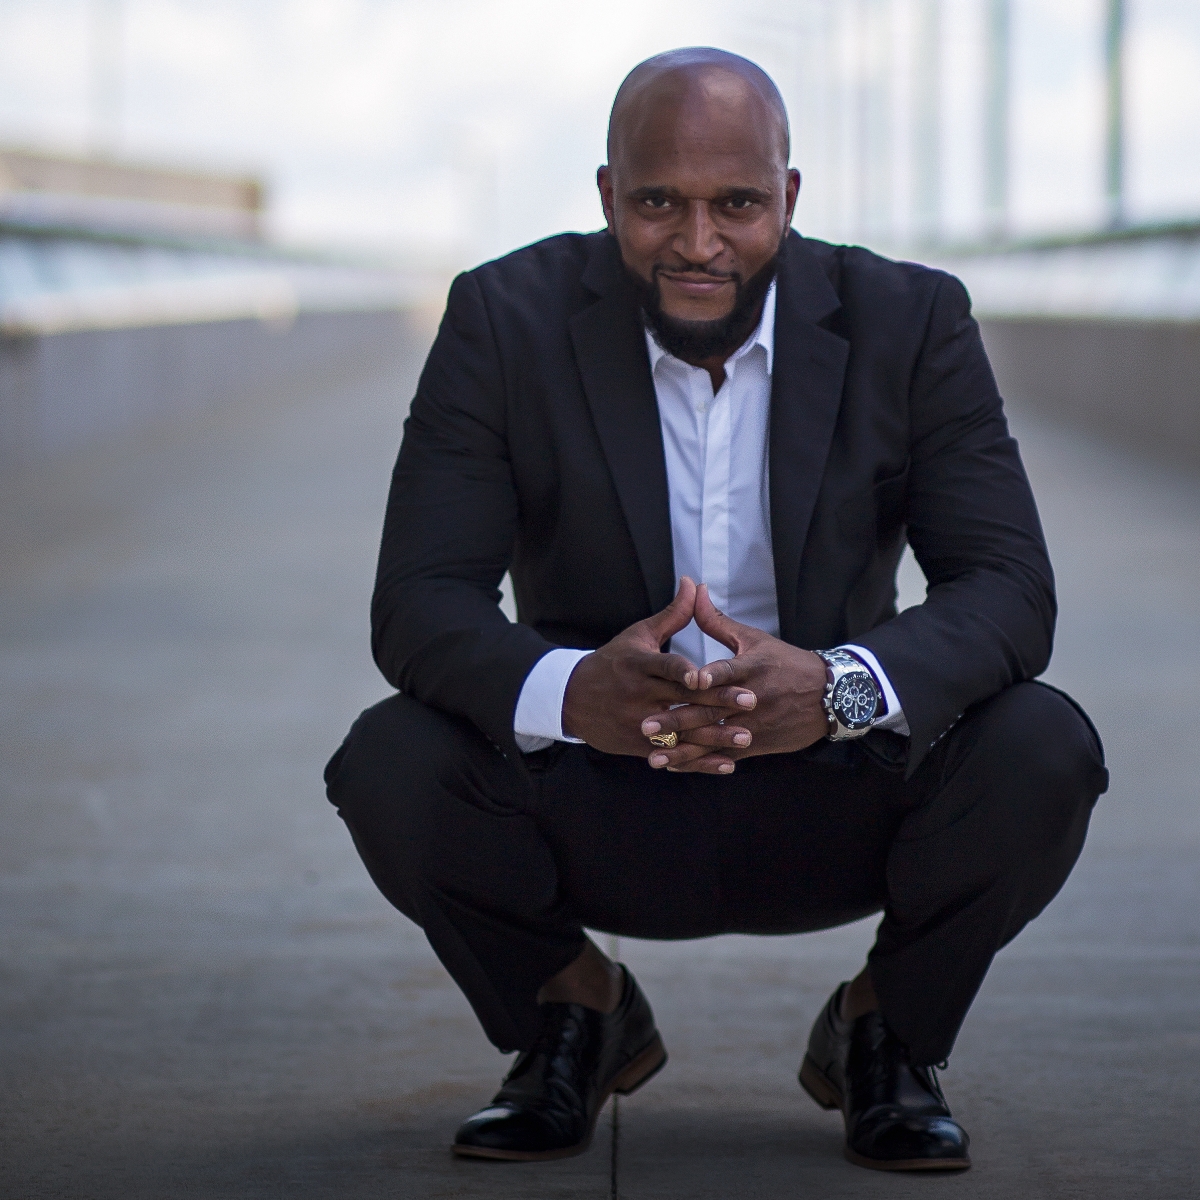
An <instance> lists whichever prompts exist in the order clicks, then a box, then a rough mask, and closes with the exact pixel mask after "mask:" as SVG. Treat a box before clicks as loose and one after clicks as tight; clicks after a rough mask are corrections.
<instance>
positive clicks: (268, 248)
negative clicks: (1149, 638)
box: [0, 0, 1200, 459]
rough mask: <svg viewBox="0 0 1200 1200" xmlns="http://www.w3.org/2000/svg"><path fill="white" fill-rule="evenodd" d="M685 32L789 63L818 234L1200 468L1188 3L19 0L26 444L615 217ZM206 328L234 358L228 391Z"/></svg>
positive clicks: (221, 384)
mask: <svg viewBox="0 0 1200 1200" xmlns="http://www.w3.org/2000/svg"><path fill="white" fill-rule="evenodd" d="M685 44H713V45H720V46H724V47H727V48H729V49H731V50H735V51H737V52H740V53H743V54H746V55H747V56H749V57H751V58H753V59H755V60H756V61H758V62H760V63H761V64H762V65H763V66H764V67H765V68H766V69H767V70H768V71H769V72H770V73H771V74H772V75H773V77H774V78H775V79H776V81H777V82H778V83H779V85H780V87H781V89H782V91H783V93H784V95H785V98H786V99H787V101H788V104H789V108H790V111H791V114H792V120H793V126H794V130H793V132H794V138H793V141H794V151H793V158H794V162H795V164H796V165H797V166H799V168H800V169H801V171H802V173H803V175H804V186H803V190H802V194H801V199H800V203H799V207H798V211H797V216H796V224H797V227H798V228H800V229H801V230H802V231H803V232H805V233H807V234H810V235H813V236H817V237H824V238H829V239H831V240H835V241H853V242H861V243H863V244H866V245H869V246H871V247H873V248H876V249H880V250H882V251H884V252H885V253H889V254H892V255H897V256H904V257H918V258H921V259H923V260H926V261H933V262H937V263H940V264H944V265H947V266H949V267H950V268H951V269H953V270H955V271H957V272H958V273H960V274H961V275H962V276H963V277H964V279H965V280H966V281H967V283H968V285H969V287H970V288H971V290H972V293H973V296H974V299H975V303H976V309H977V312H978V313H979V315H980V316H981V317H982V318H983V319H984V322H985V331H986V336H987V337H988V341H989V346H990V347H991V349H992V352H993V356H994V358H995V361H996V365H997V370H998V373H999V374H1000V376H1001V378H1002V382H1004V383H1005V384H1006V386H1008V387H1009V388H1010V390H1011V389H1013V388H1015V389H1016V390H1017V391H1019V392H1020V393H1021V394H1022V395H1023V396H1025V397H1027V398H1032V399H1036V400H1038V401H1039V402H1041V403H1045V404H1046V405H1049V406H1051V407H1054V408H1056V409H1057V410H1060V411H1061V412H1063V413H1070V414H1076V415H1080V416H1083V417H1084V418H1085V419H1087V420H1089V421H1092V422H1094V423H1098V424H1101V425H1103V426H1104V427H1105V428H1108V429H1111V430H1112V431H1114V432H1117V433H1119V434H1120V435H1121V436H1122V437H1128V438H1133V439H1136V440H1139V441H1142V442H1146V443H1152V444H1153V445H1155V446H1156V447H1159V448H1164V449H1166V450H1167V451H1169V452H1170V453H1172V454H1174V455H1177V456H1185V457H1188V458H1189V459H1197V458H1198V457H1200V417H1198V416H1197V409H1198V408H1200V406H1198V405H1197V404H1196V403H1195V390H1196V389H1195V385H1194V383H1193V380H1194V379H1195V378H1196V375H1197V370H1198V369H1200V357H1198V354H1200V350H1198V348H1197V347H1198V344H1200V338H1198V335H1197V332H1196V330H1197V328H1198V326H1200V237H1198V236H1197V233H1198V231H1200V225H1196V224H1194V223H1193V222H1196V221H1197V220H1200V121H1198V120H1197V119H1196V118H1197V115H1198V114H1200V5H1197V4H1195V3H1194V2H1192V0H793V2H791V3H787V4H783V3H780V2H778V0H747V2H746V3H743V4H741V5H738V6H737V7H736V10H734V9H731V8H730V6H728V5H723V4H718V3H715V2H713V0H691V2H688V3H684V2H682V0H661V2H660V3H657V4H654V5H646V4H644V3H640V2H636V3H635V2H634V0H612V3H610V4H609V5H606V6H605V10H604V13H603V16H600V15H599V14H597V13H596V12H595V11H594V10H593V9H592V8H591V7H590V6H582V5H581V6H571V5H563V4H559V3H554V2H551V0H446V2H445V3H442V4H438V5H428V4H421V3H416V2H413V0H345V2H339V3H334V2H333V0H308V2H306V3H294V2H286V3H285V2H284V0H257V2H255V3H250V2H249V0H199V2H197V0H186V2H185V0H7V3H6V4H5V6H4V8H3V9H2V10H0V145H4V146H7V147H8V149H6V150H4V152H3V154H2V155H0V395H3V397H4V398H3V400H2V401H0V405H2V407H0V456H4V457H6V458H8V459H14V458H22V457H29V456H30V455H35V456H36V454H37V453H40V452H42V450H44V449H48V448H52V447H54V446H56V445H59V444H61V443H65V442H67V441H71V440H73V439H77V438H78V437H80V436H86V435H89V433H90V432H92V431H96V430H100V429H103V428H107V427H108V426H110V425H111V424H113V423H114V422H116V423H118V424H120V423H121V422H122V421H128V420H130V419H133V418H134V416H135V415H136V414H140V413H146V412H150V411H154V410H156V409H157V408H158V407H160V406H164V405H165V406H167V407H169V406H171V405H188V404H194V403H201V402H203V397H204V396H205V395H217V394H218V393H221V392H222V390H223V389H224V388H225V381H224V375H223V373H222V372H223V371H224V370H226V369H228V370H234V369H236V367H237V364H239V363H240V364H241V365H242V367H243V369H245V370H249V371H266V372H270V371H275V370H287V369H291V368H292V367H295V366H297V365H299V364H302V363H303V362H305V361H307V360H306V359H305V357H304V356H305V353H306V352H311V353H312V354H313V355H315V356H316V357H317V358H321V356H322V355H325V356H326V360H327V361H328V356H329V355H335V354H336V353H339V352H340V351H336V350H335V349H334V343H332V342H331V343H330V345H329V347H328V348H326V349H323V348H322V342H321V338H320V337H318V336H316V335H315V334H314V333H312V332H311V330H310V327H311V328H312V329H315V328H316V327H317V325H320V326H321V327H322V328H323V329H328V330H330V331H332V330H334V329H337V330H338V331H339V332H338V333H337V335H336V336H335V335H334V334H333V333H332V332H331V333H330V336H331V337H335V341H336V340H337V338H341V339H343V342H339V343H338V344H339V345H343V344H344V345H352V344H355V334H354V333H352V332H351V331H352V330H353V329H354V328H356V327H361V330H362V331H363V333H364V334H366V335H369V336H372V337H373V336H375V332H376V325H377V323H378V320H379V314H380V313H381V312H386V311H392V310H395V309H396V308H400V307H405V306H411V305H413V304H414V303H421V302H426V303H436V302H437V301H438V300H439V299H440V297H441V295H443V294H444V287H445V283H446V281H447V280H448V278H449V277H450V276H451V275H452V274H453V273H454V272H455V271H457V270H460V269H463V268H464V267H469V266H471V265H473V264H474V263H477V262H479V261H481V260H483V259H485V258H487V257H490V256H493V255H496V254H500V253H503V252H505V251H506V250H509V249H511V248H513V247H515V246H518V245H521V244H523V243H525V242H528V241H531V240H534V239H536V238H538V237H542V236H545V235H547V234H550V233H554V232H557V231H559V230H563V229H591V228H595V227H597V226H598V225H599V224H600V223H601V220H602V218H601V213H600V209H599V204H598V202H597V200H596V198H595V190H594V186H593V182H592V181H593V176H594V171H595V167H596V165H597V164H598V163H600V162H601V161H603V158H604V133H605V124H606V120H607V111H608V106H609V104H610V102H611V97H612V95H613V93H614V91H615V89H616V87H617V85H618V84H619V82H620V80H621V78H622V77H623V75H624V74H625V72H626V71H627V70H628V69H629V67H630V66H631V65H632V64H633V63H635V62H637V61H639V60H640V59H641V58H643V57H645V56H647V55H649V54H651V53H654V52H656V51H658V50H661V49H664V48H667V47H670V46H675V45H685ZM136 164H156V165H136ZM198 164H199V165H198ZM314 247H317V248H319V253H318V252H317V251H315V250H314V249H313V248H314ZM334 312H336V313H339V314H341V318H342V319H340V320H332V319H331V318H329V316H328V314H330V313H334ZM318 313H321V314H326V315H325V318H324V319H322V320H317V319H316V316H315V314H318ZM352 313H358V314H365V315H364V316H363V319H362V320H359V319H358V318H353V319H351V318H350V317H349V316H348V315H347V314H352ZM297 319H299V320H300V328H302V329H303V330H304V336H303V337H298V336H296V335H295V333H296V331H295V329H294V328H293V326H294V325H295V322H296V320H297ZM373 322H374V323H373ZM200 324H204V325H206V326H208V327H209V328H208V329H207V330H205V331H204V333H203V334H202V335H199V336H201V337H202V338H203V339H204V344H205V346H206V347H209V346H212V347H215V346H217V345H218V344H222V343H221V338H222V337H225V336H228V337H229V338H231V339H233V340H232V341H231V342H230V343H229V345H230V346H231V347H232V346H233V345H236V346H237V348H238V349H237V353H236V354H233V355H230V354H226V353H218V354H215V355H214V354H207V353H206V354H205V356H204V357H205V358H206V359H208V360H210V361H212V363H213V367H212V372H213V374H212V378H209V379H207V380H205V379H203V378H201V377H200V375H201V374H202V373H200V374H198V373H197V369H196V367H195V365H194V361H195V360H194V359H191V358H188V352H187V350H186V349H185V347H186V346H187V345H188V344H190V342H191V341H192V340H193V339H192V338H191V332H194V331H195V327H197V326H198V325H200ZM218 325H221V326H223V327H224V326H227V327H228V328H223V329H222V330H221V331H218V330H217V329H216V328H215V327H216V326H218ZM234 326H236V328H235V327H234ZM151 328H153V329H156V330H158V333H157V334H155V335H154V336H142V335H141V334H135V333H134V332H132V331H135V330H137V331H140V330H148V329H151ZM168 329H169V330H170V331H171V332H169V333H167V332H164V331H166V330H168ZM289 331H290V332H289ZM345 339H348V340H345ZM118 344H119V345H121V346H123V347H132V346H133V345H134V344H136V346H137V348H136V349H132V348H123V349H121V350H119V351H113V350H112V349H111V347H114V346H117V345H118ZM251 346H254V347H256V348H255V349H253V350H252V349H251V348H250V347H251ZM350 352H351V353H354V351H350ZM172 362H177V363H178V369H177V370H174V371H173V368H172V366H171V364H172ZM89 363H90V364H92V365H93V367H94V371H93V373H92V374H91V375H89V374H88V371H89V367H88V365H87V364H89ZM185 363H186V364H188V366H187V370H186V371H185V370H184V364H185ZM145 364H151V365H145ZM289 364H291V367H289ZM168 377H170V378H172V380H173V382H172V383H171V385H170V386H165V381H166V379H167V378H168ZM73 381H78V382H73ZM167 392H172V395H170V396H167V395H166V393H167ZM1133 397H1136V400H1137V402H1136V403H1131V398H1133ZM1148 399H1150V400H1152V401H1153V404H1154V407H1153V409H1152V410H1147V409H1146V407H1145V402H1146V401H1147V400H1148ZM1151 411H1152V413H1153V417H1152V419H1151V418H1150V412H1151Z"/></svg>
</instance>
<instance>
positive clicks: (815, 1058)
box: [800, 983, 971, 1171]
mask: <svg viewBox="0 0 1200 1200" xmlns="http://www.w3.org/2000/svg"><path fill="white" fill-rule="evenodd" d="M845 989H846V984H844V983H843V984H842V986H841V987H840V988H838V990H837V991H836V992H834V994H833V998H832V999H831V1000H830V1001H829V1003H828V1004H827V1005H826V1006H825V1008H824V1010H823V1011H822V1013H821V1015H820V1016H819V1017H818V1018H817V1023H816V1024H815V1025H814V1026H813V1031H812V1035H811V1036H810V1037H809V1039H808V1053H807V1054H805V1056H804V1061H803V1062H802V1063H801V1064H800V1084H801V1086H802V1087H803V1088H804V1090H805V1091H806V1092H807V1093H808V1094H809V1095H810V1096H811V1097H812V1098H813V1099H814V1100H815V1101H816V1102H817V1103H818V1104H819V1105H820V1106H821V1107H822V1108H840V1109H841V1110H842V1115H843V1117H844V1118H845V1121H846V1157H847V1158H848V1159H849V1160H850V1161H851V1162H852V1163H857V1164H858V1165H859V1166H860V1167H873V1168H874V1169H875V1170H877V1171H965V1170H966V1169H967V1167H969V1166H970V1165H971V1159H970V1158H969V1157H968V1155H967V1147H968V1145H969V1144H970V1140H971V1139H970V1138H968V1137H967V1133H966V1130H964V1129H963V1127H962V1126H961V1125H959V1124H958V1122H957V1121H955V1120H954V1119H953V1118H952V1117H951V1115H950V1109H949V1108H948V1107H947V1105H946V1097H945V1096H943V1095H942V1089H941V1087H940V1086H939V1084H938V1081H937V1073H936V1072H935V1070H934V1068H933V1067H914V1066H913V1065H912V1064H911V1063H910V1062H909V1061H908V1053H907V1051H906V1050H905V1048H904V1046H903V1045H902V1043H901V1042H900V1039H899V1038H897V1037H896V1035H895V1034H894V1033H893V1032H892V1031H891V1029H890V1028H889V1027H888V1024H887V1022H886V1021H885V1020H884V1019H883V1013H881V1012H879V1011H878V1010H876V1011H875V1012H869V1013H866V1014H864V1015H863V1016H861V1017H859V1018H858V1019H857V1020H856V1021H853V1022H851V1021H843V1020H842V1017H841V1011H842V993H843V992H844V991H845Z"/></svg>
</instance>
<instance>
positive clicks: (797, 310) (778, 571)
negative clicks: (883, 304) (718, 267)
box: [769, 234, 850, 641]
mask: <svg viewBox="0 0 1200 1200" xmlns="http://www.w3.org/2000/svg"><path fill="white" fill-rule="evenodd" d="M775 303H776V309H775V353H774V360H773V365H772V383H771V424H770V450H769V461H770V470H771V484H770V492H771V543H772V548H773V551H774V557H775V591H776V595H777V597H778V602H779V629H780V635H781V636H782V637H783V638H784V640H785V641H787V640H791V638H792V637H793V636H794V635H795V631H796V628H797V625H798V620H797V612H796V604H797V588H798V584H799V577H800V557H801V555H802V554H803V552H804V543H805V541H806V539H807V537H808V526H809V523H810V521H811V520H812V514H813V508H814V507H815V505H816V502H817V493H818V491H819V490H820V487H821V479H822V476H823V475H824V472H825V460H826V459H827V458H828V456H829V447H830V444H831V442H832V440H833V431H834V428H835V426H836V424H837V416H838V410H839V408H840V407H841V400H842V384H843V381H844V379H845V374H846V360H847V358H848V357H849V351H850V345H849V343H848V342H847V341H846V340H845V339H844V338H841V337H839V336H838V335H837V334H835V333H830V332H829V330H827V329H822V328H821V327H820V325H818V324H817V322H818V321H819V320H821V319H822V318H824V317H826V316H828V315H829V314H830V313H831V312H833V311H835V310H836V309H837V308H838V307H839V306H840V301H839V300H838V296H837V293H836V292H835V291H834V289H833V286H832V285H831V284H830V282H829V280H828V278H827V277H826V275H825V272H824V271H823V270H822V268H821V265H820V264H819V263H818V262H817V260H816V259H815V258H814V257H813V256H812V255H811V254H810V253H809V252H808V251H807V250H805V249H804V246H803V243H802V242H801V240H800V238H799V237H797V236H796V235H794V234H793V235H790V236H789V238H788V242H787V246H786V248H785V251H784V256H783V261H782V263H781V264H780V271H779V282H778V288H777V292H776V301H775Z"/></svg>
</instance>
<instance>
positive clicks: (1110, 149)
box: [1104, 0, 1125, 228]
mask: <svg viewBox="0 0 1200 1200" xmlns="http://www.w3.org/2000/svg"><path fill="white" fill-rule="evenodd" d="M1107 7H1108V13H1107V18H1108V19H1107V21H1106V23H1105V31H1104V64H1105V69H1106V75H1107V83H1108V86H1107V89H1106V93H1107V94H1106V99H1107V112H1106V114H1105V117H1106V120H1105V139H1104V194H1105V199H1106V200H1107V202H1108V223H1109V225H1110V226H1113V227H1114V228H1115V227H1117V226H1120V225H1124V224H1125V62H1124V59H1125V54H1124V50H1125V2H1124V0H1108V6H1107Z"/></svg>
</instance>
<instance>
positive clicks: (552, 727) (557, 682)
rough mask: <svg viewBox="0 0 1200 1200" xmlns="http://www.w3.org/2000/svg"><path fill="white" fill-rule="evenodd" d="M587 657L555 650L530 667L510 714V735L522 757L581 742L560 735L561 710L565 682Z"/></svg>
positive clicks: (578, 652)
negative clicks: (511, 731) (511, 719)
mask: <svg viewBox="0 0 1200 1200" xmlns="http://www.w3.org/2000/svg"><path fill="white" fill-rule="evenodd" d="M589 654H591V651H590V650H566V649H563V648H559V649H557V650H551V651H550V653H549V654H544V655H543V656H542V657H541V658H539V659H538V660H537V662H536V663H534V664H533V670H532V671H530V672H529V674H528V675H526V676H525V682H524V683H523V684H522V685H521V694H520V695H519V696H518V697H517V707H516V711H515V712H514V713H513V734H514V735H515V737H516V740H517V748H518V749H519V750H520V751H521V752H522V753H524V754H532V753H533V752H534V751H535V750H545V749H546V747H547V746H552V745H553V744H554V743H555V742H574V743H579V742H581V741H582V740H583V739H582V738H573V737H567V735H566V734H565V733H563V727H562V709H563V697H564V696H565V695H566V694H567V680H568V679H570V678H571V672H572V671H574V670H575V668H576V666H578V664H579V660H580V659H581V658H587V656H588V655H589Z"/></svg>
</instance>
